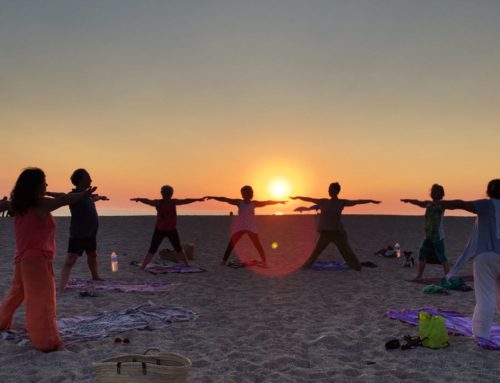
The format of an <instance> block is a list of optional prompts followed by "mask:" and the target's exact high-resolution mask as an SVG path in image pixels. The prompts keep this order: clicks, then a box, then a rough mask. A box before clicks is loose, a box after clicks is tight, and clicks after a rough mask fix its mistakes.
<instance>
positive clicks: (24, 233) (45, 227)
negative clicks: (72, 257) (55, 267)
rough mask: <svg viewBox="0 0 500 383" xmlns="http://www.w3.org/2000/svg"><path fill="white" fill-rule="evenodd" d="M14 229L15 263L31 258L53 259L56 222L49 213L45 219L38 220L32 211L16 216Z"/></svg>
mask: <svg viewBox="0 0 500 383" xmlns="http://www.w3.org/2000/svg"><path fill="white" fill-rule="evenodd" d="M14 229H15V232H16V256H15V257H14V262H15V263H18V262H21V261H23V260H25V259H26V258H31V257H47V258H48V259H49V260H52V259H54V257H55V255H56V242H55V232H56V222H55V220H54V217H52V215H51V214H50V213H49V215H48V216H47V217H46V218H40V217H39V216H38V215H36V214H35V212H34V211H33V209H29V210H28V211H27V212H26V213H25V214H23V215H19V214H16V216H15V219H14Z"/></svg>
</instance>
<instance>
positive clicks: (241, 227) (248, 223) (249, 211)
mask: <svg viewBox="0 0 500 383" xmlns="http://www.w3.org/2000/svg"><path fill="white" fill-rule="evenodd" d="M241 197H242V198H243V199H233V198H226V197H213V196H209V197H208V198H209V199H213V200H216V201H219V202H226V203H228V204H231V205H235V206H238V215H237V216H236V217H235V221H234V224H233V227H232V230H231V238H230V239H229V243H228V244H227V248H226V251H225V252H224V256H223V258H222V262H221V265H226V263H227V260H228V259H229V256H230V255H231V252H232V251H233V248H234V246H236V244H237V243H238V241H239V240H240V239H241V237H243V236H244V235H245V234H246V235H248V237H249V238H250V240H251V241H252V243H253V245H254V246H255V248H256V249H257V251H258V252H259V255H260V257H261V259H262V263H263V264H264V266H267V259H266V254H265V252H264V248H263V247H262V244H261V242H260V239H259V234H257V225H256V223H255V208H257V207H264V206H268V205H276V204H279V203H286V201H254V200H253V189H252V187H251V186H248V185H245V186H243V187H242V188H241Z"/></svg>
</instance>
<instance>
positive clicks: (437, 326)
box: [418, 311, 450, 349]
mask: <svg viewBox="0 0 500 383" xmlns="http://www.w3.org/2000/svg"><path fill="white" fill-rule="evenodd" d="M418 332H419V335H420V339H421V340H422V344H423V345H424V346H425V347H428V348H433V349H438V348H444V347H448V346H449V345H450V344H449V343H448V331H446V327H445V325H444V318H443V317H442V316H440V315H432V314H429V313H428V312H426V311H420V312H419V313H418Z"/></svg>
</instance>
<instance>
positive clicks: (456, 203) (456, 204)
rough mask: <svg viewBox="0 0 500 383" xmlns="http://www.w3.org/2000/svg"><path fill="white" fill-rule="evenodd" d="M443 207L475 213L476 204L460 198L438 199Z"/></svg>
mask: <svg viewBox="0 0 500 383" xmlns="http://www.w3.org/2000/svg"><path fill="white" fill-rule="evenodd" d="M439 203H440V204H441V206H442V207H443V208H444V209H450V210H465V211H468V212H469V213H473V214H476V213H477V210H476V206H475V205H474V202H473V201H462V200H461V199H455V200H449V201H440V202H439Z"/></svg>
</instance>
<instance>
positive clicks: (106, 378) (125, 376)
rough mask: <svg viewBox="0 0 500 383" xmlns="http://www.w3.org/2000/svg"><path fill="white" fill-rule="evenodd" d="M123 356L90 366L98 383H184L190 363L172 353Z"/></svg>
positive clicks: (186, 359)
mask: <svg viewBox="0 0 500 383" xmlns="http://www.w3.org/2000/svg"><path fill="white" fill-rule="evenodd" d="M152 350H155V351H160V350H158V349H149V350H147V351H146V352H145V353H144V355H123V356H117V357H115V358H109V359H105V360H103V361H100V362H97V363H93V364H92V367H93V368H94V372H95V374H96V377H97V381H98V382H99V383H146V382H147V383H185V382H186V378H187V374H188V371H189V369H190V368H191V361H190V360H189V359H188V358H186V357H184V356H182V355H180V354H176V353H173V352H159V353H158V354H154V355H146V354H147V353H148V352H149V351H152Z"/></svg>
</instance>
